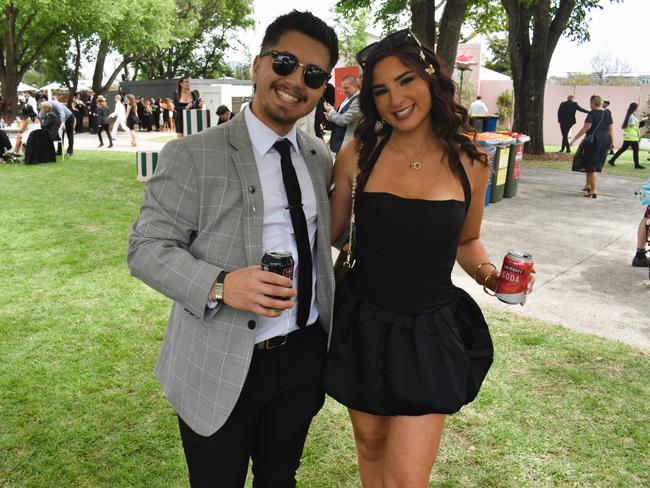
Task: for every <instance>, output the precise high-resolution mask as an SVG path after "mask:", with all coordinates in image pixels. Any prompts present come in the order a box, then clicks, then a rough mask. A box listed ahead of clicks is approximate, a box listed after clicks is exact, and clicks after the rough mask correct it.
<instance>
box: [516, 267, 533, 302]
mask: <svg viewBox="0 0 650 488" xmlns="http://www.w3.org/2000/svg"><path fill="white" fill-rule="evenodd" d="M535 273H537V270H536V269H535V265H534V264H533V267H532V268H531V269H530V279H529V280H528V284H527V285H526V291H525V292H524V301H523V302H521V303H520V304H519V305H521V306H522V307H523V306H524V305H525V304H526V299H527V298H528V295H530V294H531V293H532V292H533V287H534V286H535Z"/></svg>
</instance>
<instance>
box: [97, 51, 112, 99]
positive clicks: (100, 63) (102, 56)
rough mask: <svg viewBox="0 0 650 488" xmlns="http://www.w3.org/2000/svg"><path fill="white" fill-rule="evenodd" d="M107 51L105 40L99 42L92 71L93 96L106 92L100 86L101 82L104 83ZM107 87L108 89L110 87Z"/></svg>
mask: <svg viewBox="0 0 650 488" xmlns="http://www.w3.org/2000/svg"><path fill="white" fill-rule="evenodd" d="M108 50H109V44H108V41H107V40H105V39H102V40H101V41H99V50H98V51H97V58H96V59H95V70H94V71H93V91H94V92H95V95H103V94H104V93H105V92H106V90H105V89H104V87H103V86H102V81H104V64H105V63H106V56H107V55H108ZM111 83H112V82H111ZM108 86H109V87H110V85H108Z"/></svg>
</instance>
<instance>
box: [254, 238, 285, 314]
mask: <svg viewBox="0 0 650 488" xmlns="http://www.w3.org/2000/svg"><path fill="white" fill-rule="evenodd" d="M262 269H263V270H264V271H270V272H271V273H275V274H279V275H280V276H286V277H287V278H289V279H290V280H293V256H292V255H291V252H289V251H285V250H283V249H272V250H270V251H266V252H265V253H264V256H262ZM272 298H277V299H279V300H284V298H281V297H272ZM272 310H276V309H272ZM277 311H278V312H282V310H277Z"/></svg>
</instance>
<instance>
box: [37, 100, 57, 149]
mask: <svg viewBox="0 0 650 488" xmlns="http://www.w3.org/2000/svg"><path fill="white" fill-rule="evenodd" d="M41 110H42V111H43V113H44V114H45V119H44V120H43V121H42V122H41V129H45V130H46V131H48V132H49V133H50V137H51V138H52V140H53V141H55V140H57V138H58V137H59V127H61V119H60V118H59V116H58V114H57V112H56V110H52V103H51V102H48V101H43V102H41Z"/></svg>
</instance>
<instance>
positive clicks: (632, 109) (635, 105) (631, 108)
mask: <svg viewBox="0 0 650 488" xmlns="http://www.w3.org/2000/svg"><path fill="white" fill-rule="evenodd" d="M637 108H639V104H638V103H634V102H632V103H630V106H629V107H628V108H627V113H626V114H625V119H623V125H622V126H621V129H627V125H628V122H629V120H630V115H632V114H633V113H634V112H636V109H637Z"/></svg>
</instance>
